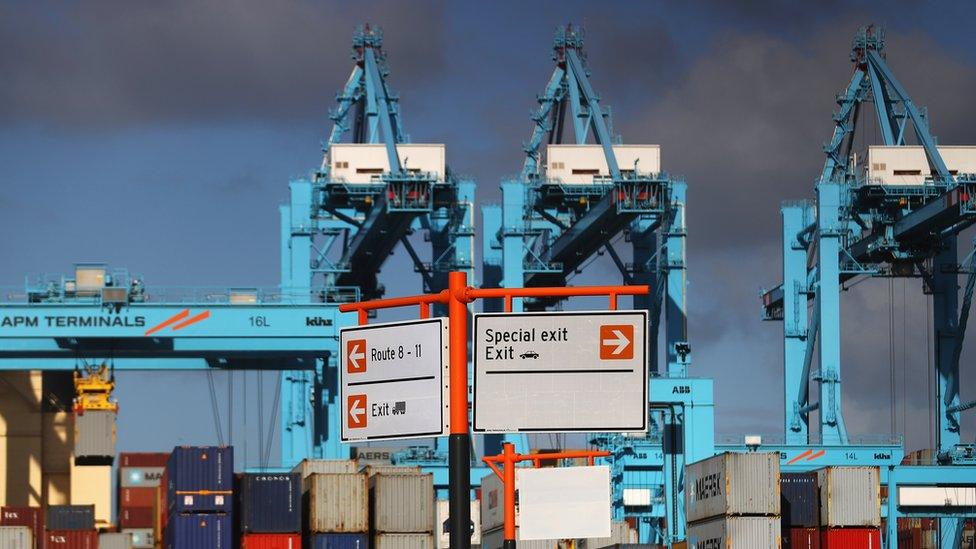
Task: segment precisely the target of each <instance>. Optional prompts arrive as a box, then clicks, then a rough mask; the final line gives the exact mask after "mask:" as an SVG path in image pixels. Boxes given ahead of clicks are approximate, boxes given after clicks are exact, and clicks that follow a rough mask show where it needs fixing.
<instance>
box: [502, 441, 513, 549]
mask: <svg viewBox="0 0 976 549" xmlns="http://www.w3.org/2000/svg"><path fill="white" fill-rule="evenodd" d="M503 454H504V456H505V461H504V462H502V465H503V466H504V468H503V469H502V473H504V475H505V478H503V479H502V484H503V485H504V489H505V498H504V502H503V503H504V504H505V540H504V541H503V542H502V549H515V445H514V444H512V443H511V442H506V443H505V444H504V445H503Z"/></svg>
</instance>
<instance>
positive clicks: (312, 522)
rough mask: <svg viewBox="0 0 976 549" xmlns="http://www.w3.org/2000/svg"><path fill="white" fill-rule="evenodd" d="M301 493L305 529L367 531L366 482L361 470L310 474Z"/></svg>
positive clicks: (367, 489)
mask: <svg viewBox="0 0 976 549" xmlns="http://www.w3.org/2000/svg"><path fill="white" fill-rule="evenodd" d="M306 480H307V481H308V484H309V490H308V492H307V493H306V494H305V495H304V496H303V498H304V499H303V502H302V505H303V508H304V509H305V511H304V515H305V517H306V528H305V529H304V530H305V531H306V532H310V533H349V534H355V533H364V532H369V486H368V485H367V477H366V475H365V474H364V473H353V474H348V473H342V474H328V473H326V474H318V473H316V474H313V475H310V476H309V477H308V479H306Z"/></svg>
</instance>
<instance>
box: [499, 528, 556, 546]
mask: <svg viewBox="0 0 976 549" xmlns="http://www.w3.org/2000/svg"><path fill="white" fill-rule="evenodd" d="M515 539H516V546H517V547H518V549H558V548H559V540H555V539H533V540H524V541H522V540H519V539H518V528H516V529H515ZM504 541H505V529H504V528H495V529H493V530H489V531H483V532H481V549H502V544H503V543H504Z"/></svg>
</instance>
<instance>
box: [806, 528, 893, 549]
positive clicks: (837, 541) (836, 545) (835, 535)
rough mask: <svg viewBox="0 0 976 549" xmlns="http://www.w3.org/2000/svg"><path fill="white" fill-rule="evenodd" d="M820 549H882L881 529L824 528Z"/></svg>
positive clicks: (821, 534) (821, 533) (821, 531)
mask: <svg viewBox="0 0 976 549" xmlns="http://www.w3.org/2000/svg"><path fill="white" fill-rule="evenodd" d="M820 549H881V529H880V528H824V529H822V530H820Z"/></svg>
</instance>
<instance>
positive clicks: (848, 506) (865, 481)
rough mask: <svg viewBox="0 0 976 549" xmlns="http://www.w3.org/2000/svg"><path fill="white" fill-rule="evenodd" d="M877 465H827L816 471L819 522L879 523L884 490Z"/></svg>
mask: <svg viewBox="0 0 976 549" xmlns="http://www.w3.org/2000/svg"><path fill="white" fill-rule="evenodd" d="M879 478H880V473H879V469H878V468H877V467H827V468H824V469H820V470H818V471H817V485H818V487H819V490H820V525H821V526H822V527H824V528H835V527H865V528H870V527H874V528H877V527H880V526H881V490H880V485H879V482H880V481H879Z"/></svg>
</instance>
